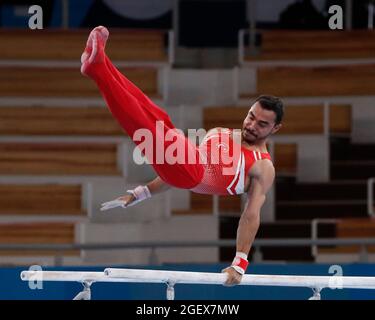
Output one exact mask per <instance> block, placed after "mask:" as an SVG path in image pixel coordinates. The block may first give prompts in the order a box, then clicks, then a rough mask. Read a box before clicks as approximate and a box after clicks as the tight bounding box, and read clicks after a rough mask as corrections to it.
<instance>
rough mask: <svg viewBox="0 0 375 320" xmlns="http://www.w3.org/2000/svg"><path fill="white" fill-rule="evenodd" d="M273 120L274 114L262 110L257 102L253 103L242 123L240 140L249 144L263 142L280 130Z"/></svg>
mask: <svg viewBox="0 0 375 320" xmlns="http://www.w3.org/2000/svg"><path fill="white" fill-rule="evenodd" d="M275 120H276V113H275V112H273V111H272V110H267V109H264V108H262V106H261V105H260V103H259V102H256V103H254V104H253V105H252V106H251V108H250V110H249V112H248V114H247V116H246V118H245V120H244V122H243V126H242V139H243V140H244V141H246V142H247V143H249V144H254V143H258V142H261V141H262V140H265V139H266V138H267V137H268V136H270V135H271V134H273V133H275V132H276V131H278V130H279V129H280V128H281V124H276V122H275Z"/></svg>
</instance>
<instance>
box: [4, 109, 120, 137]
mask: <svg viewBox="0 0 375 320" xmlns="http://www.w3.org/2000/svg"><path fill="white" fill-rule="evenodd" d="M0 135H2V136H7V135H20V136H28V135H37V136H49V135H50V136H90V135H95V136H124V135H126V133H125V131H123V130H122V128H121V127H120V125H119V124H118V123H117V121H116V120H115V119H114V117H113V116H112V114H111V113H110V111H109V110H108V109H107V108H106V107H104V108H103V107H40V106H39V107H38V106H36V107H0Z"/></svg>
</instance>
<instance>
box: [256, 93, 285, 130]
mask: <svg viewBox="0 0 375 320" xmlns="http://www.w3.org/2000/svg"><path fill="white" fill-rule="evenodd" d="M256 102H259V104H260V105H261V107H262V108H263V109H266V110H271V111H273V112H275V114H276V119H275V123H276V124H279V123H281V121H282V120H283V116H284V105H283V102H282V101H281V99H280V98H278V97H275V96H270V95H261V96H259V97H258V98H256V100H255V102H254V103H256Z"/></svg>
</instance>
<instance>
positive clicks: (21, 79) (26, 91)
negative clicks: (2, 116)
mask: <svg viewBox="0 0 375 320" xmlns="http://www.w3.org/2000/svg"><path fill="white" fill-rule="evenodd" d="M120 71H121V72H122V73H123V74H124V75H126V76H127V77H128V78H129V79H130V80H131V81H132V82H134V83H135V84H136V85H137V86H138V87H139V88H140V89H141V90H142V91H143V92H144V93H145V94H147V95H149V96H151V97H158V96H159V94H158V85H157V83H158V76H157V75H158V72H157V69H155V68H151V67H142V68H141V67H139V68H126V69H123V68H121V69H120ZM0 95H1V96H6V97H62V98H69V97H88V98H99V97H101V95H100V92H99V89H98V88H97V87H96V85H95V84H94V82H93V81H92V80H91V79H89V78H87V77H84V76H83V75H82V74H81V73H80V70H79V68H65V67H64V68H53V67H46V68H44V67H43V68H42V67H5V66H3V67H0Z"/></svg>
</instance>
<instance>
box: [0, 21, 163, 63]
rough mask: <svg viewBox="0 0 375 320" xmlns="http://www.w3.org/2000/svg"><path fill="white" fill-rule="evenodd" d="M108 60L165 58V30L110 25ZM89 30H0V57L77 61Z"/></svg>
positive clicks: (6, 58) (156, 60)
mask: <svg viewBox="0 0 375 320" xmlns="http://www.w3.org/2000/svg"><path fill="white" fill-rule="evenodd" d="M109 31H110V38H109V40H108V43H107V46H106V52H107V54H108V56H109V57H110V58H111V59H112V60H121V61H153V62H166V61H167V54H166V52H167V50H166V48H165V31H162V30H129V29H115V28H113V29H112V28H111V29H110V30H109ZM89 33H90V30H88V29H80V30H69V31H65V30H41V31H39V30H29V29H26V30H17V29H3V30H0V38H1V43H0V60H59V61H67V60H73V61H80V57H81V54H82V51H83V49H84V48H85V45H86V41H87V38H88V35H89Z"/></svg>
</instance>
